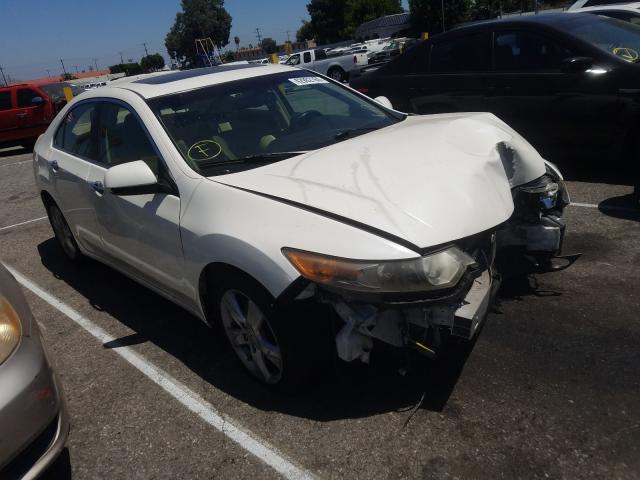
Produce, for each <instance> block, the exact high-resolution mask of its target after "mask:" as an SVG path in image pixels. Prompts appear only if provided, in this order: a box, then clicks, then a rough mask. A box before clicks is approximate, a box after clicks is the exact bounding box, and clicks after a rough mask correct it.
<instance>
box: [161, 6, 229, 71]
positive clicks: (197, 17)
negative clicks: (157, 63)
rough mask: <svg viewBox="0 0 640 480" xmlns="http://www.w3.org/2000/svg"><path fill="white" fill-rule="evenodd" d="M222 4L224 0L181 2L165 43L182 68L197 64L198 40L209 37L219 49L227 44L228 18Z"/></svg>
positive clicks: (171, 55)
mask: <svg viewBox="0 0 640 480" xmlns="http://www.w3.org/2000/svg"><path fill="white" fill-rule="evenodd" d="M223 5H224V0H182V2H181V6H182V11H180V12H178V13H177V14H176V20H175V22H174V24H173V26H172V27H171V29H170V30H169V33H167V36H166V38H165V41H164V44H165V46H166V47H167V51H168V52H169V56H170V57H171V58H172V59H174V60H175V61H176V62H177V63H179V64H180V65H181V66H182V67H192V66H195V65H196V64H197V58H196V57H197V56H196V46H195V41H196V39H197V38H207V37H210V38H211V40H212V41H213V43H214V44H215V45H216V46H218V48H222V47H224V46H225V45H227V44H228V43H229V33H230V31H231V15H229V13H228V12H227V11H226V10H225V8H224V6H223Z"/></svg>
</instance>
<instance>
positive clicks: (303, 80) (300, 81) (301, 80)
mask: <svg viewBox="0 0 640 480" xmlns="http://www.w3.org/2000/svg"><path fill="white" fill-rule="evenodd" d="M289 81H290V82H291V83H295V84H296V85H299V86H303V85H313V84H314V83H329V82H328V81H327V80H325V79H324V78H320V77H297V78H290V79H289Z"/></svg>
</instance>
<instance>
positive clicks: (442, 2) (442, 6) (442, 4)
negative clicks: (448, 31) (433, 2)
mask: <svg viewBox="0 0 640 480" xmlns="http://www.w3.org/2000/svg"><path fill="white" fill-rule="evenodd" d="M440 3H441V8H442V31H443V32H444V30H445V28H444V0H442V1H441V2H440Z"/></svg>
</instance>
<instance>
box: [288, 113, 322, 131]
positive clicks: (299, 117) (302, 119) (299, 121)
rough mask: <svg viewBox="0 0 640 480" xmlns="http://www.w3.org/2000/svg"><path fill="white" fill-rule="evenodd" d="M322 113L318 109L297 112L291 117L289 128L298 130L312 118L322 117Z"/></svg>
mask: <svg viewBox="0 0 640 480" xmlns="http://www.w3.org/2000/svg"><path fill="white" fill-rule="evenodd" d="M321 116H322V113H320V112H319V111H317V110H307V111H306V112H301V113H296V114H294V115H293V116H292V117H291V123H290V125H289V129H290V130H293V131H296V130H300V129H301V128H304V127H306V126H308V125H309V123H310V122H311V120H313V119H314V118H317V117H321Z"/></svg>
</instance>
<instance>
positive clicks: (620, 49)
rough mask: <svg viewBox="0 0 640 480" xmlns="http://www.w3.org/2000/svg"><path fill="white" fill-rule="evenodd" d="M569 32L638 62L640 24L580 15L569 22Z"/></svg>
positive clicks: (630, 60)
mask: <svg viewBox="0 0 640 480" xmlns="http://www.w3.org/2000/svg"><path fill="white" fill-rule="evenodd" d="M564 28H566V30H567V31H568V32H569V33H572V34H573V35H575V36H577V37H580V38H581V39H582V40H584V41H586V42H589V43H591V44H592V45H595V46H596V47H598V48H601V49H602V50H605V51H606V52H609V53H612V54H613V55H616V56H617V57H620V58H622V59H623V60H626V61H628V62H637V61H638V58H639V52H640V26H638V25H634V24H632V23H628V22H624V21H622V20H617V19H614V18H607V17H602V16H595V15H594V16H593V17H591V16H588V17H586V16H585V17H582V16H581V17H578V18H576V19H575V20H574V19H572V21H571V22H567V23H566V25H564Z"/></svg>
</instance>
